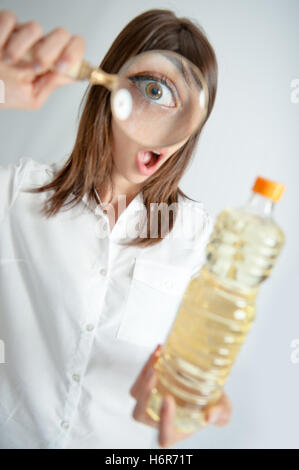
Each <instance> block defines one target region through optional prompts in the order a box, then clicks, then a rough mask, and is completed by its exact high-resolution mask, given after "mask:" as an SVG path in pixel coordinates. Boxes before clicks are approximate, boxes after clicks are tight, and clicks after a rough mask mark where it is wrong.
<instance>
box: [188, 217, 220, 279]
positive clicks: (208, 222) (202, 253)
mask: <svg viewBox="0 0 299 470" xmlns="http://www.w3.org/2000/svg"><path fill="white" fill-rule="evenodd" d="M214 223H215V220H214V217H212V216H211V215H210V214H208V213H207V212H205V214H204V223H203V230H202V232H201V234H200V236H199V239H198V240H197V242H196V244H195V252H196V263H195V266H194V269H193V271H192V274H191V279H193V278H194V277H195V276H196V275H197V274H198V273H199V271H200V270H201V268H202V266H203V264H204V262H205V260H206V247H207V244H208V241H209V239H210V236H211V234H212V231H213V227H214Z"/></svg>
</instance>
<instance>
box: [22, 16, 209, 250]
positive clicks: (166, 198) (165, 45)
mask: <svg viewBox="0 0 299 470" xmlns="http://www.w3.org/2000/svg"><path fill="white" fill-rule="evenodd" d="M153 49H165V50H170V51H174V52H178V53H179V54H181V55H183V56H184V57H186V58H187V59H189V60H190V61H191V62H193V63H194V64H195V65H197V67H198V68H199V69H200V70H201V72H202V74H203V76H204V78H205V80H206V83H207V86H208V91H209V105H208V112H207V116H206V118H205V122H206V121H207V119H208V117H209V115H210V113H211V111H212V109H213V105H214V101H215V96H216V89H217V61H216V56H215V52H214V50H213V48H212V46H211V44H210V43H209V41H208V39H207V37H206V35H205V33H204V31H203V30H202V28H201V27H200V26H199V25H198V24H197V23H196V22H194V21H193V22H192V21H191V20H189V19H188V18H178V17H176V15H175V14H174V13H173V12H172V11H170V10H161V9H153V10H148V11H145V12H144V13H142V14H140V15H139V16H137V17H135V18H134V19H133V20H132V21H130V22H129V23H128V24H127V26H126V27H125V28H124V29H123V30H122V31H121V32H120V34H119V35H118V36H117V38H116V39H115V41H114V42H113V44H112V45H111V47H110V49H109V51H108V52H107V54H106V56H105V57H104V59H103V61H102V63H101V64H100V67H101V68H102V69H103V70H104V71H105V72H108V73H117V72H118V71H119V69H120V68H121V66H122V65H123V64H124V63H125V62H126V61H127V60H128V59H129V58H131V57H133V56H135V55H137V54H138V53H141V52H143V51H148V50H153ZM87 91H88V93H87V92H86V94H85V96H84V97H83V100H82V103H83V102H84V100H85V106H84V109H83V112H82V115H81V119H80V123H79V128H78V133H77V137H76V142H75V145H74V148H73V151H72V153H71V155H70V157H69V158H68V160H67V161H66V162H65V164H64V166H63V167H62V168H61V169H60V170H59V171H58V172H57V174H56V175H55V177H54V178H53V179H52V181H51V182H50V183H48V184H46V185H43V186H41V187H37V188H34V189H32V190H31V191H32V192H42V191H48V190H54V192H53V194H52V195H51V197H50V198H48V200H47V201H46V203H45V206H44V207H43V210H42V213H43V214H44V215H45V216H46V217H50V216H53V215H55V214H56V213H57V212H58V211H59V210H60V209H61V208H62V206H68V205H69V204H74V205H76V204H78V203H79V202H80V200H81V198H82V196H83V195H84V194H85V193H87V197H88V200H90V201H92V200H93V201H95V202H97V203H98V198H97V195H96V192H95V189H96V188H101V191H103V193H105V191H106V189H107V188H108V187H112V180H111V171H112V162H113V159H112V154H111V141H110V138H111V107H110V99H109V98H110V92H109V91H108V90H107V89H106V88H104V87H102V86H92V85H90V87H88V89H87ZM86 95H87V97H86ZM82 103H81V105H82ZM205 122H204V124H205ZM202 128H203V126H202V127H201V129H200V130H199V131H198V132H197V134H194V135H193V136H191V137H190V138H189V140H188V141H187V142H186V143H185V144H184V145H183V146H182V147H181V148H180V149H178V150H177V151H176V152H175V153H174V154H173V155H172V157H171V158H169V159H168V160H167V161H166V162H165V163H164V164H163V165H161V167H160V168H159V169H158V170H157V171H156V172H155V173H154V174H153V175H151V176H150V177H149V178H148V179H147V180H146V181H145V182H144V184H143V186H142V194H143V202H144V205H145V207H146V211H147V221H148V222H147V224H148V225H147V232H146V233H147V237H144V236H143V237H137V238H134V239H133V240H132V241H131V242H130V243H127V244H128V245H139V246H148V245H153V244H155V243H158V242H159V241H161V240H162V238H163V236H162V234H161V222H160V220H159V229H158V237H155V238H151V237H150V223H149V221H150V214H151V211H150V209H151V206H150V204H151V203H153V202H154V203H156V204H154V205H155V206H157V204H160V203H166V204H167V206H170V205H171V204H172V203H176V202H178V194H180V195H182V196H183V197H185V198H187V199H191V198H189V197H188V196H186V195H185V194H184V193H183V192H182V190H181V189H180V188H179V187H178V184H179V181H180V179H181V177H182V175H183V173H184V171H185V170H186V168H187V166H188V164H189V161H190V160H191V156H192V154H193V151H194V149H195V147H196V144H197V141H198V138H199V135H200V133H201V130H202ZM162 181H163V184H161V182H162ZM72 194H73V195H74V197H73V198H72V199H70V200H69V201H67V199H68V198H69V196H71V195H72ZM174 205H175V206H176V204H174ZM162 206H165V204H162ZM159 215H160V214H159ZM174 220H175V215H174V217H173V212H171V213H170V214H169V228H168V232H170V231H171V230H172V228H173V224H174ZM165 235H166V234H165V233H164V236H165Z"/></svg>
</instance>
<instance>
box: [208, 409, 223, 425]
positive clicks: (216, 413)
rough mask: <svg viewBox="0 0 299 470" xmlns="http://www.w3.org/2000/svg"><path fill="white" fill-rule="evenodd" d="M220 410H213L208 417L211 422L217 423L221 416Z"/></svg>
mask: <svg viewBox="0 0 299 470" xmlns="http://www.w3.org/2000/svg"><path fill="white" fill-rule="evenodd" d="M220 415H221V413H220V411H219V410H214V411H211V414H210V416H209V417H208V422H209V423H210V424H216V423H217V422H218V420H219V418H220Z"/></svg>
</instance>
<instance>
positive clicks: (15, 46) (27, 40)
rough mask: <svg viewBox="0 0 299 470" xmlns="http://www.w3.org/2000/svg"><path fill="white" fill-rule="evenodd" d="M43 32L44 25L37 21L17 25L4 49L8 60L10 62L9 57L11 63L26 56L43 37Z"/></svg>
mask: <svg viewBox="0 0 299 470" xmlns="http://www.w3.org/2000/svg"><path fill="white" fill-rule="evenodd" d="M42 34H43V30H42V27H41V26H40V25H39V24H38V23H36V22H35V21H29V22H28V23H24V24H22V25H17V26H16V28H15V29H14V30H13V31H12V32H11V34H10V36H9V38H8V40H7V42H6V44H5V47H4V49H3V55H4V57H5V58H6V61H7V62H8V60H7V59H9V62H10V63H14V62H17V61H18V60H19V59H21V58H22V57H24V55H25V54H26V52H27V51H28V50H29V49H30V48H31V47H32V46H33V44H35V43H36V41H38V40H39V39H40V38H41V36H42Z"/></svg>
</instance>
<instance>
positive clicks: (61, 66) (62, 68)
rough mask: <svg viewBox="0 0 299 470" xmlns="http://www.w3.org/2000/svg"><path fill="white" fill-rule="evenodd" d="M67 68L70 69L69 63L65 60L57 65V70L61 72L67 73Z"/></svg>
mask: <svg viewBox="0 0 299 470" xmlns="http://www.w3.org/2000/svg"><path fill="white" fill-rule="evenodd" d="M67 67H68V62H66V61H65V60H59V61H58V62H57V64H56V65H55V68H56V69H57V70H58V71H59V72H65V71H66V69H67Z"/></svg>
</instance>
